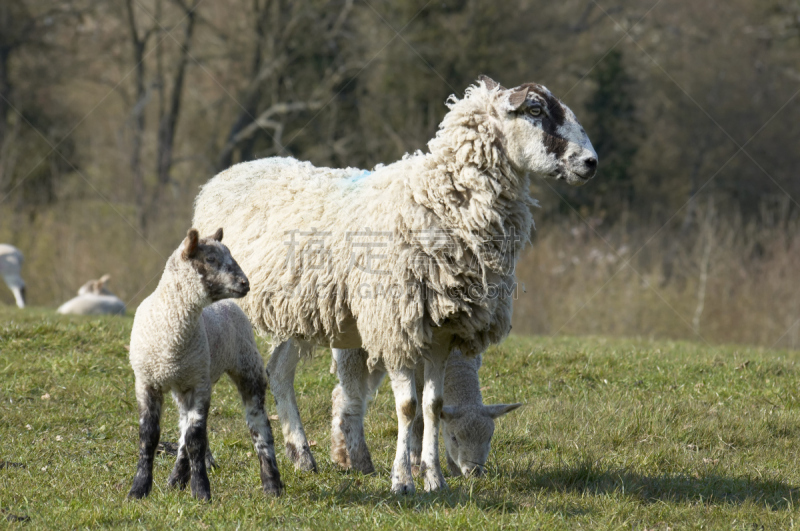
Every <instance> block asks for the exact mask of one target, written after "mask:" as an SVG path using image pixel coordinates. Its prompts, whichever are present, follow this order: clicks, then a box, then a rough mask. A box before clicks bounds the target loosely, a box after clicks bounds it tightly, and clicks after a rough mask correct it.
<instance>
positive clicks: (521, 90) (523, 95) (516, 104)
mask: <svg viewBox="0 0 800 531" xmlns="http://www.w3.org/2000/svg"><path fill="white" fill-rule="evenodd" d="M527 97H528V87H526V86H524V85H523V86H521V87H517V88H515V89H511V90H510V91H509V94H508V99H507V100H506V101H508V109H509V110H510V111H518V110H519V108H520V107H522V104H523V103H525V100H526V99H527Z"/></svg>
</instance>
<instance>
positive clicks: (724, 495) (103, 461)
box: [0, 307, 800, 530]
mask: <svg viewBox="0 0 800 531" xmlns="http://www.w3.org/2000/svg"><path fill="white" fill-rule="evenodd" d="M131 323H132V319H130V318H104V319H87V318H77V317H73V318H66V317H62V316H56V315H55V314H53V313H51V312H45V311H38V310H30V311H25V312H20V311H17V310H15V309H11V308H8V307H2V308H0V511H1V513H0V516H1V517H2V518H0V527H3V526H8V527H26V528H36V529H40V528H82V527H95V526H102V527H135V528H147V529H159V528H177V529H195V530H196V529H207V528H214V529H225V528H227V529H233V528H237V527H239V528H242V529H251V528H266V527H275V528H292V529H294V528H297V529H301V528H305V529H342V530H343V529H352V528H369V529H393V530H397V529H411V528H431V529H438V528H466V527H475V528H485V529H488V528H495V527H504V528H520V529H575V528H585V529H641V530H643V529H668V528H669V529H789V528H792V527H793V526H794V522H795V520H796V519H798V517H800V514H798V511H797V509H796V503H797V501H798V498H799V497H800V472H799V471H798V450H797V440H798V437H800V406H798V400H797V397H796V395H798V388H797V381H798V376H799V375H800V371H798V366H797V361H798V360H800V352H794V351H770V350H765V349H754V348H747V347H736V346H714V347H711V346H706V345H699V344H693V343H681V342H671V341H649V340H617V339H606V338H596V337H590V338H550V337H513V336H512V337H511V338H509V339H508V340H507V341H506V342H504V343H503V344H502V345H500V346H498V347H496V348H493V349H492V350H491V351H490V352H489V353H487V355H486V356H485V358H484V359H485V361H484V366H483V368H482V369H481V378H482V383H483V385H484V386H485V391H484V397H485V400H486V402H487V403H488V402H501V401H502V402H516V401H519V402H524V403H525V406H523V408H521V409H520V410H517V411H515V412H513V413H511V414H509V415H508V416H507V417H504V418H503V419H502V420H500V421H499V423H498V428H497V431H496V432H495V438H494V441H493V446H492V453H491V455H490V457H489V466H488V475H487V477H485V478H481V479H464V478H452V477H448V482H449V485H450V489H449V490H448V491H446V492H443V493H437V494H425V493H421V492H420V493H417V494H416V495H414V496H410V497H397V496H394V495H392V494H390V492H389V486H390V484H389V470H388V469H389V466H390V465H391V459H392V456H393V455H394V445H395V436H396V432H397V428H396V420H395V417H394V407H393V402H392V397H391V391H390V388H389V386H388V384H387V383H384V384H383V386H382V387H381V389H380V390H379V392H378V395H377V398H376V400H375V401H374V403H373V406H372V408H371V409H370V413H369V415H368V417H367V426H366V428H367V438H368V442H369V444H370V448H371V450H372V452H373V459H374V461H375V465H376V467H377V469H378V473H377V475H375V476H362V475H360V474H356V473H344V472H341V471H339V470H338V469H336V468H334V467H333V466H332V465H331V462H330V459H329V457H328V453H329V439H328V438H329V434H330V427H329V423H330V393H331V390H332V389H333V386H334V384H335V381H334V377H333V376H332V375H330V374H329V373H328V366H329V363H330V357H329V355H328V352H327V351H318V352H317V353H316V354H315V356H314V357H313V358H312V359H310V360H306V361H305V362H304V363H303V364H301V366H300V368H299V370H298V379H297V391H298V402H299V404H300V408H301V412H302V414H303V418H304V420H305V422H306V431H307V433H308V435H309V437H310V439H312V441H316V445H315V446H313V448H312V449H313V450H314V451H315V454H316V457H317V463H318V464H319V466H320V472H319V473H318V474H309V473H297V472H295V471H294V470H293V469H292V468H291V466H290V465H289V463H288V461H287V459H286V458H285V457H284V455H283V442H282V438H281V435H280V429H279V427H278V425H277V422H273V428H274V429H275V432H276V445H277V449H278V453H279V458H278V463H279V466H280V469H281V474H282V477H283V480H284V482H285V484H286V487H287V488H286V493H285V495H284V496H283V497H282V498H280V499H266V498H265V497H264V496H263V495H262V493H261V491H260V481H259V478H258V468H257V463H256V459H255V457H253V456H252V455H251V452H252V447H251V445H250V438H249V435H248V433H247V429H246V427H245V424H244V420H243V417H242V413H241V410H240V405H239V400H238V395H237V394H236V392H235V389H234V387H233V386H232V384H231V383H230V382H229V381H227V379H224V380H222V381H221V382H220V384H219V385H218V386H217V387H216V388H215V393H214V396H213V399H212V410H211V413H210V418H209V439H210V445H211V448H212V450H213V451H214V453H215V457H216V459H217V462H218V463H219V465H220V467H219V468H218V469H216V470H214V471H212V472H211V473H210V479H211V490H212V497H213V502H212V503H211V504H204V503H199V502H197V501H195V500H194V499H192V498H191V496H190V494H189V492H186V491H183V492H181V491H173V490H169V489H167V488H166V479H167V475H168V474H169V471H170V469H171V466H172V459H173V458H172V457H170V456H164V455H162V456H159V457H158V458H157V459H156V466H155V481H156V484H155V486H154V489H153V492H152V494H151V495H150V497H149V498H148V499H146V500H144V501H128V500H126V498H125V496H126V494H127V491H128V489H129V487H130V481H131V479H132V476H133V472H134V468H135V463H136V452H137V441H136V439H137V427H136V411H135V399H134V394H133V373H132V371H131V369H130V366H129V365H128V359H127V351H126V350H125V348H124V346H125V345H126V344H127V343H128V338H129V332H130V326H131ZM261 347H262V352H265V351H266V343H265V342H261ZM268 409H269V410H270V412H271V413H274V410H275V409H274V405H273V404H272V402H271V400H270V403H269V404H268ZM163 418H164V420H163V424H162V440H168V441H176V440H177V414H176V411H175V408H174V406H173V405H172V404H171V402H170V403H168V404H167V407H166V411H165V414H164V417H163ZM417 487H418V489H421V483H420V481H418V482H417Z"/></svg>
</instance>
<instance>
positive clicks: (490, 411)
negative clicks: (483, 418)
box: [483, 403, 522, 419]
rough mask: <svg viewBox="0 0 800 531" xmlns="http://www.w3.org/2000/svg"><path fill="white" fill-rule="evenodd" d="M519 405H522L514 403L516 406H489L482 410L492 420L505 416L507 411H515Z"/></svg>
mask: <svg viewBox="0 0 800 531" xmlns="http://www.w3.org/2000/svg"><path fill="white" fill-rule="evenodd" d="M521 405H522V404H520V403H516V404H493V405H491V406H483V410H484V412H486V414H487V415H489V416H490V417H492V418H493V419H496V418H498V417H502V416H503V415H505V414H506V413H508V412H509V411H514V410H515V409H517V408H518V407H520V406H521Z"/></svg>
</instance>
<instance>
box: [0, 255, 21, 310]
mask: <svg viewBox="0 0 800 531" xmlns="http://www.w3.org/2000/svg"><path fill="white" fill-rule="evenodd" d="M23 262H24V259H23V257H22V253H21V252H20V250H19V249H17V248H16V247H14V246H13V245H9V244H7V243H0V276H2V277H3V281H4V282H5V283H6V286H8V289H10V290H11V293H13V294H14V299H15V300H16V301H17V306H18V307H20V308H24V307H25V281H24V280H22V276H21V275H20V271H21V270H22V263H23Z"/></svg>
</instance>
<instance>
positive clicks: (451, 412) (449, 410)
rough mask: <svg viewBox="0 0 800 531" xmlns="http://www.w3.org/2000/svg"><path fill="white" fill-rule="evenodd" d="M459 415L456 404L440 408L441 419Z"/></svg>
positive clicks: (454, 417)
mask: <svg viewBox="0 0 800 531" xmlns="http://www.w3.org/2000/svg"><path fill="white" fill-rule="evenodd" d="M460 416H461V414H460V413H459V412H458V408H457V407H456V406H444V407H443V408H442V412H441V413H439V418H441V419H442V420H453V419H456V418H458V417H460Z"/></svg>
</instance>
